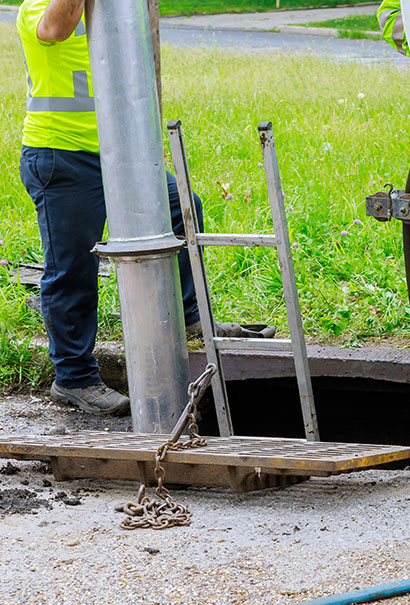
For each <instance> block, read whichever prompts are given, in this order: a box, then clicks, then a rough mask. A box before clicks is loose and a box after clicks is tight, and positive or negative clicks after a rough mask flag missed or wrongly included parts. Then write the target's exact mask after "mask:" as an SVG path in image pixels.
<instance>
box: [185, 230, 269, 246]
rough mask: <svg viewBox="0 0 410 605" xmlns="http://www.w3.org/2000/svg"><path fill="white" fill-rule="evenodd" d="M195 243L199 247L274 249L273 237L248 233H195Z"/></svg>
mask: <svg viewBox="0 0 410 605" xmlns="http://www.w3.org/2000/svg"><path fill="white" fill-rule="evenodd" d="M196 241H197V243H198V244H199V245H200V246H250V247H253V246H263V247H266V248H276V246H277V245H278V242H277V239H276V237H275V236H274V235H257V234H256V235H255V234H248V233H244V234H241V233H238V234H237V233H197V234H196Z"/></svg>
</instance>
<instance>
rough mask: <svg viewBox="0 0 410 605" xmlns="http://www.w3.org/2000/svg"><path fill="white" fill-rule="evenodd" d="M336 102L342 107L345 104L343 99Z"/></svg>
mask: <svg viewBox="0 0 410 605" xmlns="http://www.w3.org/2000/svg"><path fill="white" fill-rule="evenodd" d="M337 102H338V103H339V105H343V103H344V102H345V100H344V99H338V101H337Z"/></svg>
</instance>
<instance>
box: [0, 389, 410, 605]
mask: <svg viewBox="0 0 410 605" xmlns="http://www.w3.org/2000/svg"><path fill="white" fill-rule="evenodd" d="M0 427H1V430H0V435H1V434H6V433H7V434H10V433H19V434H22V433H29V434H36V433H37V434H40V433H49V434H50V433H53V432H57V433H58V432H60V433H61V432H62V431H63V432H64V431H66V430H70V431H71V430H80V429H84V428H85V429H90V428H94V429H100V430H101V429H102V428H103V429H108V430H130V419H129V418H123V419H121V418H117V419H108V418H107V419H104V418H103V419H101V418H97V417H93V416H87V415H86V414H83V413H82V412H79V411H76V410H75V409H74V408H71V407H67V406H64V405H59V404H54V403H52V402H51V401H50V400H49V398H48V397H47V396H46V395H44V394H39V395H28V394H26V395H8V396H3V398H1V399H0ZM409 487H410V467H408V468H407V469H405V470H394V471H386V470H371V471H366V472H360V473H353V474H350V475H340V476H337V477H331V478H312V479H310V480H309V481H307V482H305V483H301V484H298V485H295V486H292V487H290V488H286V489H283V490H267V491H264V492H254V493H249V494H240V495H238V494H233V493H232V492H230V491H229V490H216V489H206V488H193V487H192V488H189V489H186V490H183V491H174V492H173V495H174V497H175V499H176V500H177V501H178V502H181V503H182V504H184V505H187V506H188V507H189V508H190V509H191V511H192V513H193V521H192V524H191V526H189V527H175V528H171V529H168V530H164V531H153V530H135V531H129V532H127V531H124V530H121V529H120V527H119V524H120V521H121V520H122V518H123V514H122V513H116V512H114V507H115V505H117V504H119V503H121V502H125V501H128V500H133V499H135V497H136V492H137V485H135V484H133V483H132V482H119V481H101V480H98V481H97V480H76V481H71V482H56V481H55V479H54V477H53V475H52V474H51V468H50V465H49V464H48V463H46V462H34V461H16V460H0V542H1V553H2V554H1V557H0V603H1V605H20V604H21V603H26V604H27V605H31V604H33V605H34V604H40V605H41V604H43V605H49V604H50V605H54V604H55V605H59V604H66V605H77V604H80V603H81V604H82V603H85V604H87V605H88V604H94V603H96V604H97V603H98V604H99V605H128V604H133V605H134V604H140V603H141V604H150V605H155V604H158V605H167V604H173V603H181V604H201V605H202V604H204V603H206V604H215V605H225V604H227V605H228V604H229V605H231V604H232V605H234V604H242V603H243V604H245V603H246V604H255V605H258V604H260V603H267V604H275V605H276V604H278V605H282V604H283V605H288V604H296V603H299V602H303V601H307V600H309V599H311V598H314V597H320V596H324V595H330V594H334V593H339V592H344V591H348V590H354V589H359V588H365V587H368V586H371V585H376V584H380V583H384V582H391V581H395V580H401V579H405V578H408V577H409V576H410V548H409V539H410V523H409V509H410V489H409ZM149 492H150V493H152V490H149ZM389 603H392V604H400V605H404V604H408V603H410V596H401V597H397V598H395V599H392V600H390V601H389Z"/></svg>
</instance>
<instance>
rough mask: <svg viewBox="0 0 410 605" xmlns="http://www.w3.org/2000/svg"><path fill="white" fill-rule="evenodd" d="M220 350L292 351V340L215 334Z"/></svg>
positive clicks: (216, 343) (217, 346) (215, 340)
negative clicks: (228, 336) (231, 336)
mask: <svg viewBox="0 0 410 605" xmlns="http://www.w3.org/2000/svg"><path fill="white" fill-rule="evenodd" d="M214 343H215V347H216V348H217V349H219V351H232V350H235V349H236V350H237V349H246V350H248V351H292V350H293V349H292V341H291V340H287V339H279V338H226V337H223V338H222V337H220V336H214Z"/></svg>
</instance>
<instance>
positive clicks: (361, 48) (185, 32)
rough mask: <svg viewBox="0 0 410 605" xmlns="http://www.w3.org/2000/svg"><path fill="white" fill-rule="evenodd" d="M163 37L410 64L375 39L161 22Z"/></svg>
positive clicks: (172, 41) (197, 43)
mask: <svg viewBox="0 0 410 605" xmlns="http://www.w3.org/2000/svg"><path fill="white" fill-rule="evenodd" d="M161 40H162V41H163V42H168V43H170V44H174V45H176V46H182V47H195V46H212V47H219V48H223V49H232V50H243V51H263V50H265V51H269V52H286V53H291V52H293V53H295V52H299V53H305V52H308V53H312V54H314V55H318V56H332V57H335V58H337V59H340V60H347V61H354V60H355V61H361V62H364V63H374V62H379V61H386V60H387V61H391V62H393V63H395V64H400V65H407V64H410V63H409V61H408V58H407V57H403V56H402V55H400V54H399V53H398V52H396V51H394V50H393V49H392V48H391V47H390V46H389V45H388V44H386V43H385V42H382V41H373V40H350V39H346V38H326V37H322V36H310V35H302V34H297V35H295V34H281V33H275V32H263V31H240V30H229V29H203V28H193V27H185V26H184V27H181V26H170V25H167V24H166V23H162V24H161Z"/></svg>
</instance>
